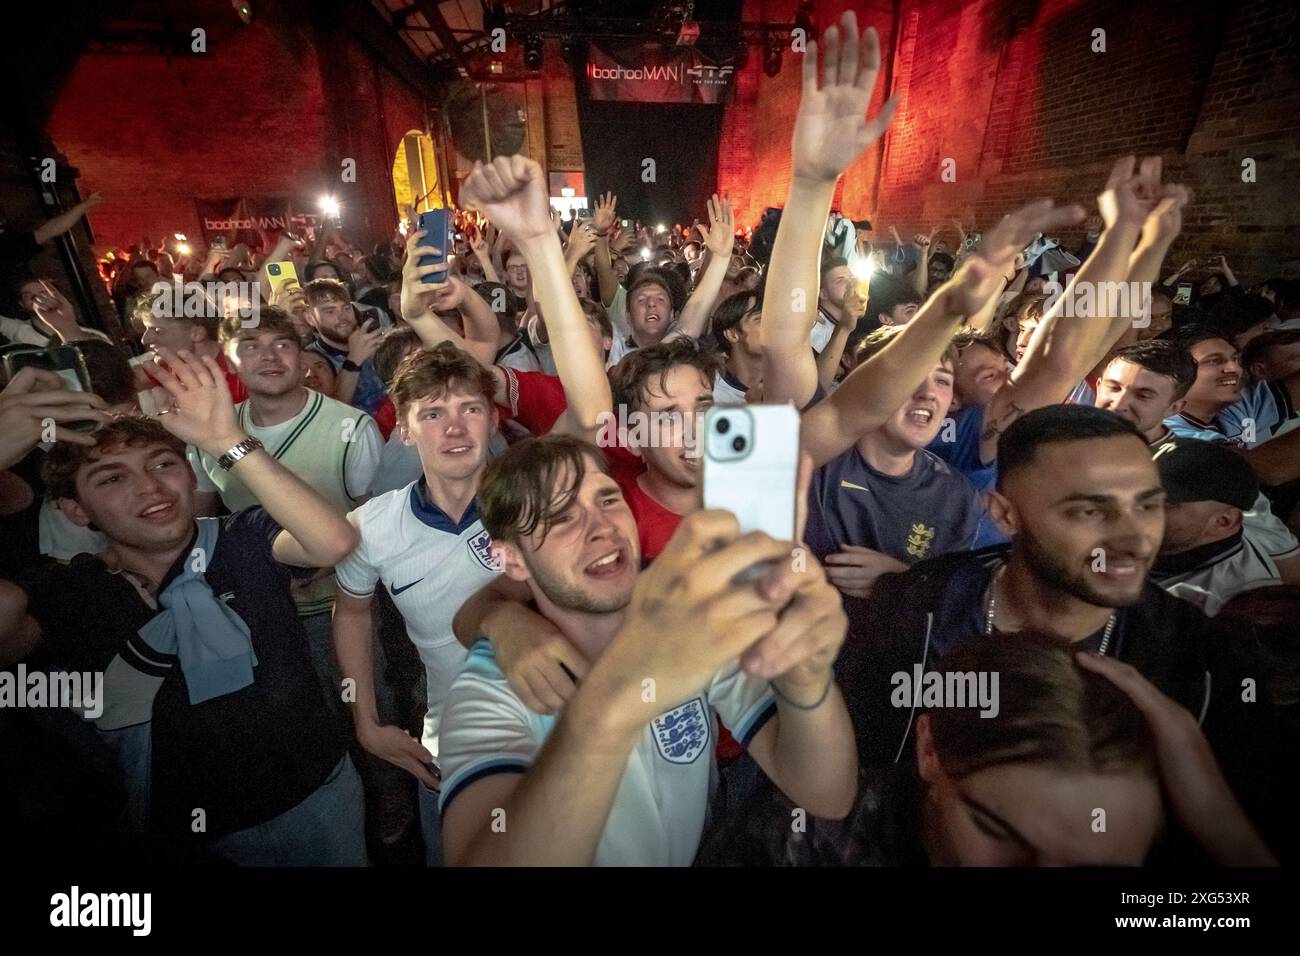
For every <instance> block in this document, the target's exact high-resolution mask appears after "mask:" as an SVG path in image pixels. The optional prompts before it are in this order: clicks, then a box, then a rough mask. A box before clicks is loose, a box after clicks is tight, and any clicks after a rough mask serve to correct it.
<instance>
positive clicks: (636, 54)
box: [587, 43, 736, 103]
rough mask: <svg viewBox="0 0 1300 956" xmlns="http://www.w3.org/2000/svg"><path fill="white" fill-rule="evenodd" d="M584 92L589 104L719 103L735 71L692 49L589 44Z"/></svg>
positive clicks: (642, 44) (656, 45)
mask: <svg viewBox="0 0 1300 956" xmlns="http://www.w3.org/2000/svg"><path fill="white" fill-rule="evenodd" d="M589 51H590V52H589V53H588V55H587V91H588V94H589V95H590V97H591V98H592V99H593V100H621V101H626V102H634V103H721V102H722V101H723V99H724V97H725V95H726V93H727V91H728V90H729V89H730V88H731V82H732V77H733V75H734V74H735V71H736V68H735V66H734V65H733V64H732V63H731V62H730V61H725V62H724V61H715V60H712V59H710V58H709V57H707V56H705V55H704V54H703V53H701V52H700V51H699V50H697V49H696V48H695V47H692V46H680V47H679V46H672V47H669V46H662V45H660V44H658V43H639V44H637V45H635V46H629V47H622V48H618V49H602V48H601V47H598V46H596V45H595V44H592V45H591V46H590V47H589Z"/></svg>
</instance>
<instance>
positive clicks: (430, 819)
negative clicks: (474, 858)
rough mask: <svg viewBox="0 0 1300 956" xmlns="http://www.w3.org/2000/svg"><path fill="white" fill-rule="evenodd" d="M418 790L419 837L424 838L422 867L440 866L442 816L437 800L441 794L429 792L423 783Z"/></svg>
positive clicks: (418, 784)
mask: <svg viewBox="0 0 1300 956" xmlns="http://www.w3.org/2000/svg"><path fill="white" fill-rule="evenodd" d="M416 786H417V787H419V788H420V835H421V836H423V837H424V865H425V866H442V814H440V813H439V812H438V798H439V797H440V796H442V794H440V793H438V792H437V791H434V790H430V789H429V788H428V787H426V786H425V785H424V784H423V783H417V784H416Z"/></svg>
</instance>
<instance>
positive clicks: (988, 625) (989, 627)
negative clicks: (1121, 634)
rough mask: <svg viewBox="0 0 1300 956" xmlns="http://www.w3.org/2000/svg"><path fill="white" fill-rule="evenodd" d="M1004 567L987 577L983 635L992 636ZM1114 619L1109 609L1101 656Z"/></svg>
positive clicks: (1107, 641)
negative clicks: (987, 599) (999, 580)
mask: <svg viewBox="0 0 1300 956" xmlns="http://www.w3.org/2000/svg"><path fill="white" fill-rule="evenodd" d="M1005 567H1006V565H1003V564H999V565H998V568H997V570H996V571H994V572H993V577H992V578H990V579H989V606H988V610H987V611H986V612H985V615H984V636H985V637H992V636H993V619H994V617H995V616H996V615H997V607H998V598H997V583H998V578H999V577H1000V576H1001V574H1002V571H1003V569H1004V568H1005ZM1116 619H1117V617H1116V614H1115V612H1114V611H1111V612H1110V619H1109V620H1107V621H1106V630H1105V631H1103V632H1102V635H1101V646H1100V647H1099V648H1097V653H1098V654H1100V655H1102V656H1103V657H1105V656H1106V651H1108V650H1109V649H1110V638H1111V635H1112V634H1114V632H1115V621H1116Z"/></svg>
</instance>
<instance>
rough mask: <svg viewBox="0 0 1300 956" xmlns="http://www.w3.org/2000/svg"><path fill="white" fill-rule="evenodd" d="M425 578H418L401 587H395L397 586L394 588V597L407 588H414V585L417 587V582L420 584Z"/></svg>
mask: <svg viewBox="0 0 1300 956" xmlns="http://www.w3.org/2000/svg"><path fill="white" fill-rule="evenodd" d="M423 580H424V578H416V579H415V580H414V581H412V582H411V583H410V584H407V585H405V586H404V587H400V588H397V587H395V588H393V597H397V595H399V594H401V593H402V592H403V591H405V590H407V589H408V588H413V587H415V586H416V585H417V584H419V583H420V582H421V581H423Z"/></svg>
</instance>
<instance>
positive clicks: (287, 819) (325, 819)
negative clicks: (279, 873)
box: [209, 756, 369, 866]
mask: <svg viewBox="0 0 1300 956" xmlns="http://www.w3.org/2000/svg"><path fill="white" fill-rule="evenodd" d="M209 849H210V850H212V852H213V853H215V854H216V855H217V856H219V857H221V858H222V859H225V860H228V861H229V862H231V863H234V864H235V865H236V866H368V865H369V861H368V859H367V857H366V832H365V797H364V795H363V794H362V790H361V777H360V775H358V773H357V769H356V767H354V766H353V765H352V758H351V757H348V756H344V758H343V759H342V760H341V761H339V764H338V766H337V767H335V768H334V772H333V773H332V774H330V776H329V779H327V780H326V781H325V782H324V783H323V784H321V785H320V786H319V787H317V788H316V789H315V790H314V791H312V794H311V795H310V796H309V797H307V799H306V800H304V801H302V803H300V804H298V805H297V806H296V807H294V808H293V809H292V810H286V811H285V812H284V813H282V814H280V815H279V816H278V817H275V818H274V819H271V820H268V821H266V822H265V823H259V824H257V825H256V826H251V827H248V828H247V829H244V830H237V831H236V832H234V833H229V834H227V835H226V836H223V837H218V838H217V839H216V840H213V841H212V843H211V844H209Z"/></svg>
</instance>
